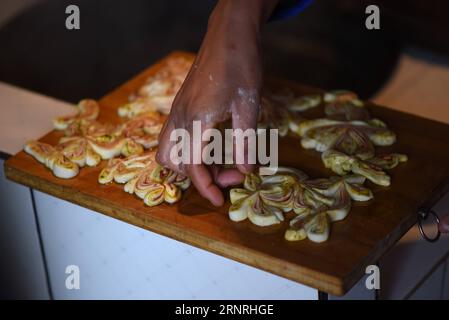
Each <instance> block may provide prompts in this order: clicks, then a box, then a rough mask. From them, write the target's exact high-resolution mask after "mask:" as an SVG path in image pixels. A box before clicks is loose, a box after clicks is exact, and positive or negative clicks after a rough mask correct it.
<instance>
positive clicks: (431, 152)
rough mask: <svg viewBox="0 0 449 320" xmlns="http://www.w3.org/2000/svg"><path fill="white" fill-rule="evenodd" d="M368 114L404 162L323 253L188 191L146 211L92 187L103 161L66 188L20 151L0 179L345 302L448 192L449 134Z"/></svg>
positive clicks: (294, 143) (138, 80) (292, 156)
mask: <svg viewBox="0 0 449 320" xmlns="http://www.w3.org/2000/svg"><path fill="white" fill-rule="evenodd" d="M174 56H185V57H187V58H189V59H193V57H194V56H193V55H192V54H188V53H184V52H174V53H172V54H170V55H169V56H168V57H166V58H165V59H169V58H170V57H174ZM164 61H165V60H162V61H160V62H158V63H156V64H155V65H154V66H152V67H150V68H148V69H147V70H145V71H144V72H142V73H141V74H139V75H137V76H136V77H135V78H133V79H132V80H130V81H129V82H127V83H125V84H124V85H123V86H121V87H119V88H117V89H116V90H114V91H113V92H112V93H110V94H108V95H107V96H105V97H104V98H102V99H101V100H100V102H99V103H100V105H101V113H100V117H99V120H100V121H111V122H118V121H120V119H119V118H118V116H117V112H116V110H117V107H118V106H120V105H121V104H123V103H124V102H126V101H127V99H128V97H129V95H130V94H132V93H133V92H134V91H135V90H136V89H137V88H138V87H140V86H141V85H142V84H143V83H144V81H145V79H146V78H147V77H148V76H150V75H151V74H153V73H155V72H157V70H158V69H159V68H160V67H161V66H162V65H163V64H164ZM267 84H268V86H271V87H273V86H288V87H290V88H292V89H293V90H294V91H295V92H297V93H298V94H306V93H311V92H321V91H320V90H318V89H313V88H309V87H306V86H302V85H299V84H294V83H291V82H288V81H284V80H274V79H269V80H267ZM423 107H425V106H423ZM369 109H370V111H371V113H372V114H373V116H375V117H378V118H380V119H382V120H384V121H385V122H386V123H387V124H388V126H389V127H390V128H391V129H392V130H394V131H395V132H396V133H397V135H398V142H397V143H396V144H394V145H393V146H391V147H388V148H379V149H378V150H379V151H380V152H388V151H395V152H401V153H405V154H407V155H408V156H409V161H408V162H407V163H405V164H401V165H399V166H398V167H397V168H395V169H393V170H390V171H389V173H390V174H391V176H392V184H391V186H390V187H387V188H385V187H380V186H376V185H374V184H372V183H370V182H368V183H367V186H368V187H370V188H371V189H372V190H373V192H374V195H375V196H374V199H373V200H371V201H369V202H363V203H356V204H354V206H353V208H352V210H351V212H350V214H349V215H348V217H347V218H346V219H345V220H343V221H341V222H337V223H333V225H332V229H331V235H330V238H329V240H328V241H327V242H325V243H321V244H317V243H313V242H310V241H308V240H303V241H299V242H288V241H285V240H284V231H285V229H286V228H287V222H284V223H282V224H279V225H276V226H271V227H265V228H262V227H257V226H255V225H252V224H251V223H250V222H249V221H243V222H239V223H236V222H232V221H230V220H229V218H228V214H227V210H228V206H229V204H226V205H224V206H223V207H221V208H215V207H213V206H211V205H210V204H209V203H208V202H207V201H206V200H205V199H203V198H202V197H200V196H199V194H198V193H197V192H196V190H195V189H194V188H190V189H189V190H188V191H187V192H186V193H185V194H184V196H183V199H182V201H181V202H179V203H177V204H176V205H167V204H163V205H160V206H158V207H152V208H149V207H146V206H145V205H144V203H143V201H142V200H140V199H138V198H136V197H135V196H133V195H129V194H127V193H125V192H124V191H123V186H122V185H117V184H109V185H100V184H98V183H97V177H98V173H99V172H100V171H101V169H102V168H103V167H104V165H105V163H106V162H105V161H103V162H102V163H101V165H99V166H98V167H95V168H83V169H81V170H80V174H79V175H78V176H77V177H76V178H74V179H71V180H61V179H58V178H56V177H54V176H53V175H52V173H51V171H49V170H47V169H46V168H45V167H44V166H43V165H42V164H40V163H38V162H37V161H36V160H34V159H33V158H32V157H31V156H29V155H27V154H26V153H24V152H23V151H22V152H19V153H18V154H16V155H15V156H13V157H12V158H10V159H9V160H8V161H6V162H5V173H6V176H7V177H8V178H9V179H11V180H14V181H16V182H19V183H21V184H24V185H27V186H30V187H32V188H35V189H37V190H40V191H43V192H46V193H48V194H51V195H54V196H56V197H58V198H61V199H65V200H68V201H70V202H73V203H76V204H79V205H81V206H83V207H86V208H89V209H92V210H95V211H98V212H101V213H103V214H106V215H108V216H111V217H114V218H117V219H120V220H123V221H125V222H128V223H131V224H133V225H136V226H139V227H142V228H145V229H147V230H150V231H153V232H156V233H159V234H162V235H165V236H168V237H170V238H173V239H176V240H179V241H182V242H185V243H188V244H191V245H194V246H197V247H199V248H202V249H205V250H208V251H210V252H213V253H216V254H219V255H221V256H224V257H228V258H231V259H234V260H236V261H240V262H242V263H245V264H248V265H251V266H254V267H256V268H259V269H262V270H266V271H268V272H271V273H274V274H277V275H280V276H282V277H285V278H288V279H291V280H294V281H297V282H299V283H302V284H305V285H307V286H310V287H313V288H316V289H319V290H322V291H325V292H328V293H330V294H334V295H343V294H344V293H345V292H347V291H348V290H349V289H350V288H351V287H352V286H353V285H354V284H355V283H356V282H357V281H358V280H359V279H360V278H361V277H362V276H363V275H364V273H365V267H366V266H367V265H369V264H375V263H376V262H377V261H378V259H379V258H380V257H381V256H382V255H383V254H384V253H385V252H386V251H387V250H388V249H389V248H390V247H391V246H393V245H394V243H395V242H396V241H397V240H399V239H400V238H401V236H402V235H403V234H404V233H405V232H406V231H407V230H408V229H409V228H410V227H411V226H412V225H413V224H414V223H415V222H416V213H417V210H418V208H419V207H420V206H421V205H423V204H432V203H433V202H434V201H436V200H438V199H439V198H440V197H441V196H442V195H443V194H444V193H445V192H446V191H447V190H446V186H447V183H446V182H447V179H448V177H449V125H446V124H443V123H439V122H436V121H432V120H428V119H424V118H420V117H417V116H413V115H410V114H407V113H403V112H398V111H394V110H392V109H388V108H385V107H380V106H375V105H372V104H369ZM320 112H321V113H322V110H314V111H311V112H310V114H309V116H314V117H315V116H321V115H322V114H320ZM61 136H62V133H60V132H56V131H52V132H50V133H49V134H47V135H46V136H44V137H43V138H42V139H41V141H44V142H47V143H51V144H56V143H57V141H58V139H59V138H60V137H61ZM279 152H280V158H279V159H280V164H281V165H283V166H292V167H296V168H299V169H302V170H304V171H305V172H306V173H308V174H309V175H310V176H311V177H312V178H318V177H328V176H331V175H333V174H332V172H331V171H329V170H327V169H325V168H324V166H323V164H322V163H321V160H320V154H319V153H317V152H315V151H312V150H304V149H303V148H302V147H301V145H300V141H299V139H298V138H296V137H293V136H288V137H286V138H284V139H281V141H280V146H279ZM225 192H226V193H227V191H225ZM227 203H229V202H228V201H227ZM99 232H101V230H99ZM148 254H151V253H148ZM242 281H244V279H242Z"/></svg>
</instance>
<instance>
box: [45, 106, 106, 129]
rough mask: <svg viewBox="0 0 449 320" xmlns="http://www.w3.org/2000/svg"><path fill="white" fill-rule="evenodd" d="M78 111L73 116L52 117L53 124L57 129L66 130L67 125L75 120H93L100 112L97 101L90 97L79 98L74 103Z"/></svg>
mask: <svg viewBox="0 0 449 320" xmlns="http://www.w3.org/2000/svg"><path fill="white" fill-rule="evenodd" d="M76 108H77V109H78V113H77V114H76V115H74V116H65V117H57V118H55V119H53V125H54V126H55V129H57V130H66V129H67V127H68V126H69V125H70V124H71V123H72V122H73V121H75V120H79V119H87V120H95V119H97V117H98V114H99V113H100V106H99V105H98V103H97V101H95V100H91V99H84V100H81V101H80V102H79V103H78V105H76Z"/></svg>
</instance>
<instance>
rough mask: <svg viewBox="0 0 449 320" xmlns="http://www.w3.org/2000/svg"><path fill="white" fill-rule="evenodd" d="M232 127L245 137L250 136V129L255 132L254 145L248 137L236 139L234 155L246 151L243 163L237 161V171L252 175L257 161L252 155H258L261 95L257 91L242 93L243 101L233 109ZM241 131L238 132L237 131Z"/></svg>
mask: <svg viewBox="0 0 449 320" xmlns="http://www.w3.org/2000/svg"><path fill="white" fill-rule="evenodd" d="M232 109H233V111H232V127H233V129H234V133H237V132H240V133H243V136H244V137H245V132H246V133H248V134H249V131H247V130H248V129H250V130H254V140H253V143H251V144H249V143H248V141H249V139H248V138H247V137H246V138H245V139H243V137H242V138H241V139H239V138H238V137H234V153H236V152H237V150H239V148H241V149H240V150H244V153H243V154H244V159H242V160H244V161H243V163H239V162H241V161H239V159H236V166H237V169H239V170H240V172H242V173H250V172H252V171H253V170H254V167H255V161H253V160H255V159H251V153H252V155H255V154H256V153H255V152H256V145H255V144H256V141H257V131H256V130H257V119H258V116H259V95H258V93H257V91H254V92H252V91H249V92H246V93H241V99H240V100H239V101H238V102H237V103H235V104H234V105H233V107H232ZM239 129H240V130H241V131H236V130H239Z"/></svg>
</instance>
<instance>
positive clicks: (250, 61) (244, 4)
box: [197, 0, 278, 88]
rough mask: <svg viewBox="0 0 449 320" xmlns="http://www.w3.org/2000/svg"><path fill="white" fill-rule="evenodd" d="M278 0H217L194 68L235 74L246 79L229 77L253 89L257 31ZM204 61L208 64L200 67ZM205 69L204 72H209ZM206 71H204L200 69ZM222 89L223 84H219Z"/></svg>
mask: <svg viewBox="0 0 449 320" xmlns="http://www.w3.org/2000/svg"><path fill="white" fill-rule="evenodd" d="M277 2H278V0H245V1H240V0H220V1H219V2H218V3H217V5H216V7H215V9H214V11H213V12H212V14H211V16H210V18H209V24H208V28H207V32H206V35H205V37H204V40H203V44H202V46H201V48H200V51H199V53H198V58H197V62H198V65H197V67H199V68H201V67H204V66H206V65H207V67H208V69H209V70H210V68H211V67H212V69H214V71H215V72H217V71H218V69H224V70H223V71H224V72H239V73H241V74H243V75H248V77H241V76H236V77H234V76H231V78H236V79H237V78H238V79H241V80H243V78H247V81H245V82H246V83H245V84H241V85H245V86H248V87H254V88H257V87H259V86H260V82H261V74H262V68H261V63H262V61H261V47H260V30H261V28H262V26H263V24H264V23H265V21H266V20H267V19H268V18H269V16H270V14H271V12H272V11H273V9H274V7H275V6H276V4H277ZM205 61H208V63H206V64H204V62H205ZM209 70H208V71H209ZM202 71H206V70H202ZM221 85H223V86H226V84H225V83H223V84H221Z"/></svg>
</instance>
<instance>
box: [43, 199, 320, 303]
mask: <svg viewBox="0 0 449 320" xmlns="http://www.w3.org/2000/svg"><path fill="white" fill-rule="evenodd" d="M35 199H36V207H37V211H38V215H39V221H40V224H41V226H42V233H43V241H44V248H45V252H46V255H47V261H48V267H49V273H50V280H51V285H52V289H53V293H54V297H55V298H57V299H93V298H99V299H316V298H317V291H316V290H314V289H312V288H309V287H306V286H303V285H300V284H298V283H295V282H292V281H289V280H286V279H284V278H281V277H278V276H275V275H273V274H270V273H267V272H264V271H261V270H259V269H256V268H253V267H249V266H247V265H244V264H241V263H238V262H235V261H232V260H230V259H226V258H223V257H221V256H218V255H215V254H212V253H209V252H207V251H204V250H201V249H198V248H195V247H192V246H190V245H186V244H184V243H181V242H178V241H175V240H172V239H169V238H166V237H163V236H160V235H157V234H155V233H152V232H149V231H146V230H143V229H140V228H137V227H135V226H132V225H130V224H127V223H123V222H121V221H118V220H115V219H113V218H110V217H107V216H104V215H101V214H99V213H96V212H93V211H90V210H87V209H84V208H81V207H79V206H77V205H74V204H71V203H69V202H66V201H63V200H59V199H56V198H54V197H51V196H48V195H46V194H43V193H40V192H35ZM72 264H73V265H77V266H79V268H80V274H81V283H80V289H79V290H68V289H66V287H65V280H66V276H67V275H66V274H65V268H66V267H67V266H68V265H72Z"/></svg>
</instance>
